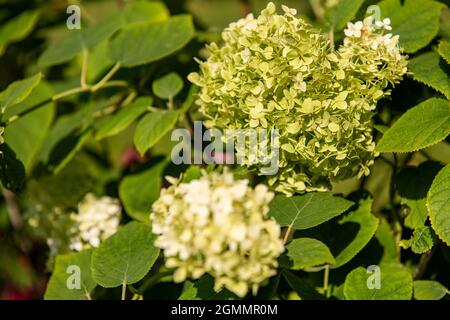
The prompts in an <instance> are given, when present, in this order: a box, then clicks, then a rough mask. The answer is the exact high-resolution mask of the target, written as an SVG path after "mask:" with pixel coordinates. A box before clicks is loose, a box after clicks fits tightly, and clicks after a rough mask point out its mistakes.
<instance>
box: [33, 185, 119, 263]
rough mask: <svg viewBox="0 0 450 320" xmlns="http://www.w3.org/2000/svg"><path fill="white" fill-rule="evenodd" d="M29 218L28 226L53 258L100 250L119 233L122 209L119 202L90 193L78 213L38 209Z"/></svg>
mask: <svg viewBox="0 0 450 320" xmlns="http://www.w3.org/2000/svg"><path fill="white" fill-rule="evenodd" d="M28 215H29V217H28V223H29V225H30V226H31V227H32V228H33V229H34V230H35V231H36V234H37V235H38V236H41V237H44V238H46V241H47V245H48V247H49V249H50V257H54V256H55V255H57V254H60V253H63V252H67V251H69V250H74V251H81V250H83V249H86V248H91V247H98V246H99V245H100V243H101V241H103V240H105V239H106V238H108V237H109V236H111V235H112V234H114V233H115V232H116V231H117V229H118V227H119V223H120V215H121V206H120V204H119V201H118V200H117V199H113V198H110V197H101V198H96V197H95V196H94V195H93V194H87V195H86V196H85V198H84V199H83V200H82V201H81V202H80V204H79V206H78V213H75V212H67V211H64V210H62V209H60V208H53V210H51V211H50V212H48V211H46V210H45V209H44V208H43V207H41V206H36V207H35V208H33V210H31V211H29V212H28Z"/></svg>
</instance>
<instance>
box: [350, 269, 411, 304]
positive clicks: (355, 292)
mask: <svg viewBox="0 0 450 320" xmlns="http://www.w3.org/2000/svg"><path fill="white" fill-rule="evenodd" d="M380 271H381V272H380V273H381V282H380V285H381V286H380V289H376V288H373V289H369V286H368V282H369V283H370V280H371V278H370V277H374V276H375V274H373V273H370V272H367V270H366V269H365V268H363V267H359V268H356V269H355V270H353V271H352V272H350V273H349V274H348V275H347V278H346V279H345V284H344V295H345V298H346V299H347V300H409V299H411V296H412V289H413V279H412V277H411V274H410V273H409V272H408V271H406V270H405V269H404V268H403V267H401V266H397V265H381V266H380ZM368 280H369V281H368Z"/></svg>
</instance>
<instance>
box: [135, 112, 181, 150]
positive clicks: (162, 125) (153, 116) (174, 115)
mask: <svg viewBox="0 0 450 320" xmlns="http://www.w3.org/2000/svg"><path fill="white" fill-rule="evenodd" d="M178 115H179V113H178V112H177V111H156V112H152V113H149V114H147V115H146V116H145V117H144V118H142V119H141V121H139V124H138V126H137V128H136V131H135V133H134V144H135V146H136V148H137V150H138V151H139V153H140V154H141V155H144V154H145V152H147V150H148V149H150V148H151V147H153V146H154V145H155V144H156V143H157V142H158V141H159V139H161V138H162V137H163V136H164V135H165V134H166V133H168V132H169V131H170V130H171V129H172V128H173V127H174V126H175V123H176V122H177V119H178Z"/></svg>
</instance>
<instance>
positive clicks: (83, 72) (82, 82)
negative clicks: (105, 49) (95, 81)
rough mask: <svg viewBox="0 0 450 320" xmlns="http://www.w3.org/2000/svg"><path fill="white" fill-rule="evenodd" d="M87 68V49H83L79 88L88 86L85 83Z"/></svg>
mask: <svg viewBox="0 0 450 320" xmlns="http://www.w3.org/2000/svg"><path fill="white" fill-rule="evenodd" d="M87 67H88V51H87V49H84V50H83V63H82V65H81V78H80V85H81V88H86V87H87V86H88V85H87V82H86V74H87Z"/></svg>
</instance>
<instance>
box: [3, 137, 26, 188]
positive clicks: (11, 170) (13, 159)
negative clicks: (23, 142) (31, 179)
mask: <svg viewBox="0 0 450 320" xmlns="http://www.w3.org/2000/svg"><path fill="white" fill-rule="evenodd" d="M0 180H1V181H2V184H3V186H4V187H5V188H6V189H9V190H11V191H14V192H15V191H18V190H19V189H21V188H22V186H23V183H24V181H25V167H24V165H23V164H22V162H20V160H19V159H17V156H16V153H15V152H14V151H13V150H12V149H11V148H10V147H9V146H8V144H6V143H3V144H1V145H0Z"/></svg>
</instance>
